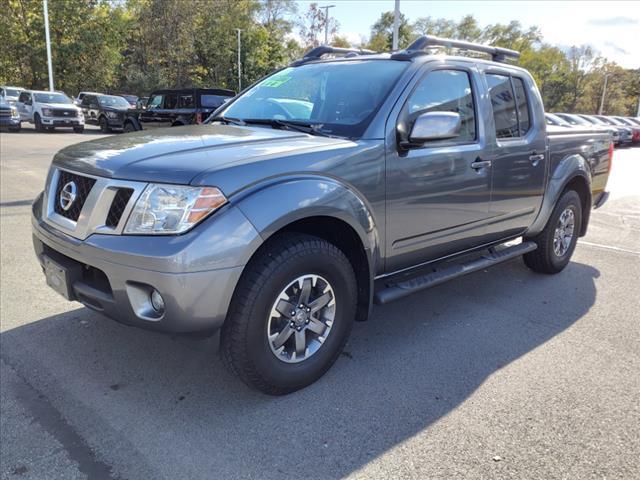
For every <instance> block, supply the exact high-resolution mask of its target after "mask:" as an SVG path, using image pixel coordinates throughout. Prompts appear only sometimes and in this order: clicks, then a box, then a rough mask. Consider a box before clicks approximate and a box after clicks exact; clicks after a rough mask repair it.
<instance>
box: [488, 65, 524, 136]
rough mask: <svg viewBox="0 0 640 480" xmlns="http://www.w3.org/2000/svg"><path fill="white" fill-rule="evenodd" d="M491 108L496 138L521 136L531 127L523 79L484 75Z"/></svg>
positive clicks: (490, 74) (494, 74) (492, 74)
mask: <svg viewBox="0 0 640 480" xmlns="http://www.w3.org/2000/svg"><path fill="white" fill-rule="evenodd" d="M486 78H487V84H488V86H489V95H490V97H491V106H492V108H493V121H494V123H495V127H496V138H517V137H523V136H524V135H526V133H527V132H528V131H529V129H530V128H531V116H530V114H529V102H528V101H527V92H526V89H525V84H524V81H523V80H522V79H521V78H518V77H510V76H508V75H499V74H496V73H488V74H487V75H486Z"/></svg>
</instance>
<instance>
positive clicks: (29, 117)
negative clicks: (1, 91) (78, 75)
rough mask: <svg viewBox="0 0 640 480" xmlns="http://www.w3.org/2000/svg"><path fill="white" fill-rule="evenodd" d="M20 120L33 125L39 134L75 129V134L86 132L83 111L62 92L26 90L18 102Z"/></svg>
mask: <svg viewBox="0 0 640 480" xmlns="http://www.w3.org/2000/svg"><path fill="white" fill-rule="evenodd" d="M16 106H17V107H18V112H19V113H20V119H21V120H22V121H23V122H29V123H33V124H34V125H35V126H36V130H37V131H39V132H42V131H44V130H45V129H47V130H54V129H56V128H60V127H62V128H73V131H74V132H75V133H82V132H83V131H84V115H83V114H82V110H81V109H80V108H79V107H77V106H76V105H74V104H73V101H72V100H71V99H70V98H69V97H67V96H66V95H65V94H64V93H62V92H46V91H38V90H25V91H23V92H21V93H20V97H18V101H17V102H16Z"/></svg>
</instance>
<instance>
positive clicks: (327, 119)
mask: <svg viewBox="0 0 640 480" xmlns="http://www.w3.org/2000/svg"><path fill="white" fill-rule="evenodd" d="M407 65H408V63H407V62H396V61H389V60H354V61H342V62H329V63H315V64H307V65H302V66H299V67H289V68H285V69H283V70H280V71H278V72H276V73H274V74H273V75H271V76H269V77H267V78H265V79H264V80H262V81H261V82H259V83H258V84H256V85H254V86H253V87H251V88H250V89H249V90H248V91H246V92H245V93H244V94H242V95H241V96H240V97H239V98H238V99H237V100H236V101H234V102H233V103H231V105H229V107H227V108H226V109H225V110H223V111H222V112H221V113H220V114H219V115H222V116H225V117H229V118H235V119H241V120H244V121H249V120H252V119H253V120H282V121H286V122H299V123H302V124H311V125H314V126H315V127H316V130H317V131H319V132H321V133H326V134H332V135H338V136H344V137H359V136H360V135H362V133H364V131H365V129H366V128H367V126H368V124H369V122H370V121H371V119H372V117H373V115H374V114H375V113H376V111H377V110H378V108H379V107H380V105H381V104H382V102H383V101H384V99H385V98H386V96H387V94H388V93H389V91H390V90H391V88H392V87H393V85H394V84H395V82H396V80H397V79H398V77H399V76H400V74H401V73H402V72H403V71H404V69H405V68H406V67H407ZM248 123H250V122H248Z"/></svg>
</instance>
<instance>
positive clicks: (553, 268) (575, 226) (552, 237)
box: [524, 190, 582, 274]
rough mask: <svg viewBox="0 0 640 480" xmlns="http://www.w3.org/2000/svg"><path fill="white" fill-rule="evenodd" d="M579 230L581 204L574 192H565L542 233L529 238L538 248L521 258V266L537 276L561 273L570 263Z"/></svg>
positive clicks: (580, 224) (580, 225)
mask: <svg viewBox="0 0 640 480" xmlns="http://www.w3.org/2000/svg"><path fill="white" fill-rule="evenodd" d="M581 227H582V204H581V203H580V196H579V195H578V193H577V192H576V191H574V190H567V191H566V192H564V193H563V194H562V196H561V197H560V200H558V203H557V204H556V206H555V208H554V209H553V212H552V213H551V216H550V217H549V220H548V222H547V225H546V226H545V227H544V230H542V232H540V233H539V234H538V235H536V236H535V237H533V238H529V239H528V240H533V241H534V242H535V243H536V244H538V248H537V249H536V250H534V251H533V252H529V253H526V254H525V255H524V263H525V264H526V265H527V267H529V268H530V269H531V270H533V271H535V272H540V273H549V274H551V273H558V272H561V271H562V270H563V269H564V268H565V267H566V266H567V264H568V263H569V260H571V255H573V251H574V250H575V248H576V244H577V243H578V235H579V234H580V229H581Z"/></svg>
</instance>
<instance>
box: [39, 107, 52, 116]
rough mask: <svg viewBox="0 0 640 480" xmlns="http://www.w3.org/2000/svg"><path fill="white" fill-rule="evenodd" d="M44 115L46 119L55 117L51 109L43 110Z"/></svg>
mask: <svg viewBox="0 0 640 480" xmlns="http://www.w3.org/2000/svg"><path fill="white" fill-rule="evenodd" d="M42 115H44V116H45V117H53V110H51V109H50V108H43V109H42Z"/></svg>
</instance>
